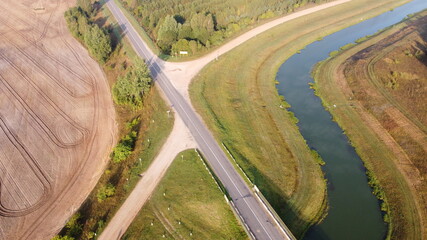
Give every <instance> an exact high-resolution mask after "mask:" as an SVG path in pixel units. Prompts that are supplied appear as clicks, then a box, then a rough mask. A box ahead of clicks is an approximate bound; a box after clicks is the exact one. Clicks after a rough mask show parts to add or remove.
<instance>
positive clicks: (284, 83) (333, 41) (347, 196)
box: [276, 0, 427, 240]
mask: <svg viewBox="0 0 427 240" xmlns="http://www.w3.org/2000/svg"><path fill="white" fill-rule="evenodd" d="M425 8H427V1H426V0H414V1H412V2H410V3H407V4H405V5H403V6H401V7H398V8H395V9H394V10H393V11H389V12H386V13H384V14H382V15H379V16H377V17H375V18H372V19H369V20H366V21H363V22H361V23H359V24H357V25H354V26H351V27H348V28H346V29H344V30H341V31H339V32H336V33H334V34H331V35H329V36H327V37H325V38H324V39H323V40H321V41H317V42H314V43H312V44H310V45H308V46H307V47H306V48H305V49H303V50H302V51H301V53H300V54H295V55H293V56H292V57H291V58H289V59H288V60H287V61H286V62H285V63H284V64H283V65H282V66H281V67H280V69H279V71H278V73H277V76H276V78H277V80H278V81H279V82H280V84H279V85H278V86H277V87H278V90H279V94H280V95H283V96H284V97H285V99H286V101H287V102H288V103H289V104H290V105H291V106H292V107H291V108H290V111H292V112H294V113H295V116H296V117H297V118H298V119H299V123H298V126H299V128H300V131H301V134H302V135H303V137H304V138H305V139H306V140H307V143H308V145H309V146H310V147H311V148H313V149H315V150H317V152H318V153H319V154H320V155H321V156H322V158H323V160H324V161H325V162H326V165H325V166H324V167H323V171H324V172H325V175H326V178H327V180H328V201H329V210H328V215H327V217H326V218H325V219H324V221H323V222H322V223H320V224H319V225H316V226H313V227H312V228H311V229H309V231H308V232H307V233H306V236H305V237H304V239H307V240H311V239H333V240H335V239H340V240H341V239H346V240H350V239H355V240H356V239H357V240H360V239H364V240H368V239H369V240H370V239H383V238H384V237H385V235H386V233H387V225H386V224H385V223H384V221H383V219H382V213H381V211H380V206H379V202H378V200H377V199H376V198H375V196H373V194H372V189H371V188H370V187H369V186H368V183H367V177H366V174H365V169H364V167H363V164H362V161H361V160H360V158H359V157H358V155H357V154H356V152H355V150H354V148H353V147H352V146H351V145H350V144H349V142H348V139H347V137H346V136H345V135H344V134H343V131H342V129H341V128H340V127H339V126H338V125H337V124H336V123H335V122H333V121H332V118H331V115H330V113H329V112H328V111H326V110H325V109H324V107H323V106H322V104H321V100H320V99H319V98H318V97H317V96H315V95H314V93H313V90H312V89H310V88H309V85H308V83H309V82H313V79H312V78H311V75H310V72H311V69H312V67H313V66H314V64H316V63H317V62H319V61H322V60H324V59H326V58H327V57H328V55H329V53H330V52H332V51H334V50H338V49H339V48H340V47H341V46H344V45H346V44H348V43H351V42H354V41H355V40H357V39H359V38H361V37H364V36H367V35H371V34H374V33H375V32H377V31H378V30H380V29H383V28H385V27H388V26H390V25H393V24H395V23H397V22H399V21H401V20H402V19H403V18H404V17H406V16H407V15H408V14H411V13H415V12H419V11H421V10H423V9H425ZM337 107H339V105H338V106H337Z"/></svg>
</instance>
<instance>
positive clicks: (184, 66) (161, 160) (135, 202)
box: [100, 0, 350, 239]
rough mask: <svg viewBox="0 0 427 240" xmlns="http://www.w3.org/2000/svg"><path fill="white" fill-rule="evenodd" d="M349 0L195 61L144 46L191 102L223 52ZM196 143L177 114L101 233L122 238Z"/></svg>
mask: <svg viewBox="0 0 427 240" xmlns="http://www.w3.org/2000/svg"><path fill="white" fill-rule="evenodd" d="M349 1H350V0H338V1H334V2H331V3H327V4H322V5H319V6H316V7H313V8H310V9H306V10H303V11H300V12H296V13H293V14H290V15H287V16H284V17H282V18H279V19H276V20H274V21H271V22H269V23H266V24H264V25H261V26H259V27H257V28H254V29H252V30H251V31H248V32H246V33H245V34H242V35H241V36H239V37H237V38H235V39H233V40H231V41H230V42H228V43H227V44H225V45H224V46H222V47H220V48H219V49H217V50H215V51H214V52H212V53H210V54H208V55H206V56H204V57H201V58H199V59H197V60H194V61H189V62H181V63H173V62H165V61H161V60H160V59H158V57H157V56H155V55H154V54H153V52H151V51H150V50H149V48H148V46H147V45H146V44H145V43H144V45H145V46H144V47H145V48H146V49H148V52H149V54H148V55H149V57H148V58H151V59H155V60H156V61H158V62H159V63H160V66H161V68H162V71H163V72H164V73H165V74H166V75H167V77H168V78H169V79H170V80H171V81H172V83H173V85H174V87H175V88H176V89H178V91H179V92H180V94H182V95H183V96H184V97H185V98H186V100H187V101H188V102H190V98H189V94H188V88H189V84H190V82H191V80H192V78H193V77H194V76H195V75H196V74H197V73H198V72H199V71H200V70H201V69H202V68H203V67H204V66H206V65H207V64H208V63H209V62H211V61H213V60H214V59H216V58H217V57H219V56H220V55H222V54H224V53H226V52H228V51H230V50H232V49H233V48H235V47H237V46H239V45H240V44H242V43H244V42H245V41H247V40H249V39H250V38H252V37H255V36H256V35H258V34H260V33H262V32H264V31H267V30H269V29H271V28H273V27H275V26H277V25H279V24H282V23H285V22H287V21H290V20H292V19H295V18H298V17H302V16H304V15H308V14H311V13H314V12H317V11H320V10H323V9H326V8H330V7H333V6H336V5H339V4H343V3H346V2H349ZM195 145H196V144H195V143H194V140H193V139H192V138H191V137H190V133H189V131H188V129H187V127H186V126H185V125H184V124H183V122H182V120H181V118H180V117H179V115H178V114H177V115H175V125H174V128H173V129H172V132H171V134H170V136H169V138H168V140H167V142H166V144H165V145H164V146H163V147H162V149H161V151H160V153H159V155H158V156H157V157H156V159H155V160H154V161H153V163H152V165H151V166H150V168H149V169H148V170H147V171H146V172H145V174H144V177H143V178H142V179H141V181H140V182H139V183H138V185H137V186H136V187H135V189H134V190H133V192H132V193H131V195H130V196H129V197H128V199H127V200H126V202H125V203H124V204H123V205H122V207H121V208H120V209H119V211H118V212H117V213H116V215H115V216H114V218H113V219H112V220H111V221H110V223H109V224H108V225H107V227H106V228H105V230H104V231H103V233H102V235H101V236H100V239H119V238H120V237H121V236H122V235H123V234H124V233H125V231H126V229H127V228H128V226H129V225H130V223H131V222H132V220H133V219H134V218H135V216H136V214H137V213H138V212H139V210H140V209H141V208H142V206H143V205H144V204H145V202H146V200H147V199H148V198H149V196H150V195H151V194H152V192H153V191H154V189H155V187H156V186H157V184H158V183H159V182H160V180H161V178H162V176H163V175H164V173H165V172H166V170H167V168H168V167H169V165H170V164H171V162H172V161H173V159H174V158H175V156H176V154H178V153H179V152H180V151H182V150H185V149H187V148H194V147H196V146H195Z"/></svg>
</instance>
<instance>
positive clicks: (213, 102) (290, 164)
mask: <svg viewBox="0 0 427 240" xmlns="http://www.w3.org/2000/svg"><path fill="white" fill-rule="evenodd" d="M404 2H406V1H392V0H383V1H375V2H372V1H369V0H359V1H351V2H348V3H345V4H343V5H339V6H336V7H334V8H331V9H327V10H323V11H320V12H317V13H313V14H310V15H308V16H305V17H304V18H300V19H295V20H292V21H290V22H288V23H286V24H283V25H280V26H277V27H275V28H274V29H272V30H269V31H267V32H265V33H263V34H260V35H258V36H257V37H256V38H253V39H251V40H249V41H248V42H246V43H244V44H242V45H241V46H239V47H237V48H236V49H234V50H232V51H231V52H229V53H227V54H225V55H224V56H221V57H219V59H218V60H217V61H215V62H212V63H210V64H209V65H208V66H207V67H206V68H205V69H203V70H202V72H201V73H200V74H199V76H197V77H196V78H195V79H194V81H193V83H192V85H191V87H190V96H191V99H192V102H193V104H194V106H195V107H196V109H197V111H198V113H199V114H200V115H201V116H202V118H203V119H204V121H205V122H206V124H207V125H208V126H209V128H210V129H211V130H212V131H213V132H214V134H215V137H216V138H217V139H218V140H219V141H220V142H223V143H224V144H225V145H226V146H227V148H228V149H229V150H230V152H231V153H232V155H233V156H234V157H235V158H236V161H237V162H238V164H239V165H240V166H241V167H242V168H243V170H244V171H245V172H246V174H247V175H248V176H249V178H250V179H251V181H252V182H254V184H256V185H257V186H258V187H259V189H260V190H261V191H262V192H263V194H264V195H265V197H266V198H267V199H268V201H269V202H270V203H271V205H272V206H273V207H274V209H275V210H276V211H277V213H278V214H279V216H280V217H281V218H282V219H283V221H284V222H285V223H286V225H287V226H288V227H289V228H290V229H291V231H292V232H293V233H294V235H295V236H296V237H297V238H301V237H302V236H303V234H304V233H305V231H306V230H307V229H308V228H309V227H310V226H311V225H312V224H315V223H317V222H318V221H320V220H321V219H322V217H323V216H324V214H326V213H327V212H326V209H327V200H326V182H325V180H324V177H323V174H322V172H321V168H320V166H319V165H322V164H324V163H323V161H322V160H321V159H319V158H318V157H317V155H316V154H314V153H312V152H311V150H310V149H309V148H308V147H307V144H306V143H305V141H304V139H303V138H302V136H301V135H300V133H299V131H298V128H297V126H296V123H297V122H298V120H297V119H296V118H295V117H294V116H293V114H292V113H291V112H289V111H287V110H286V109H287V108H288V107H289V104H287V103H286V102H285V99H283V98H282V97H280V96H278V93H277V89H276V87H275V84H276V82H275V80H276V73H277V70H278V68H279V66H280V65H281V64H282V63H283V62H284V61H285V60H286V59H287V58H289V57H290V56H291V55H293V54H295V53H297V52H298V51H299V50H300V49H302V48H304V47H305V46H306V45H308V44H309V43H311V42H313V41H316V40H318V39H320V38H322V37H323V36H326V35H328V34H330V33H332V32H335V31H338V30H340V29H342V28H345V27H347V26H350V25H352V24H355V23H357V22H359V21H361V18H363V19H366V18H369V17H373V16H375V15H378V14H380V13H382V12H384V11H388V10H390V9H392V8H394V7H396V6H398V5H400V4H402V3H404ZM349 9H351V11H350V10H349Z"/></svg>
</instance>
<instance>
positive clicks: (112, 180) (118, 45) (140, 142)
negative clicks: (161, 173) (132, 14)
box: [54, 0, 173, 240]
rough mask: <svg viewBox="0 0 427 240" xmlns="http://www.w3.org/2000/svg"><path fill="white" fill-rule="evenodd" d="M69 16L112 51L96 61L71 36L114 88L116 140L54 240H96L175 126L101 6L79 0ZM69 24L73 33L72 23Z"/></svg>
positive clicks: (116, 27)
mask: <svg viewBox="0 0 427 240" xmlns="http://www.w3.org/2000/svg"><path fill="white" fill-rule="evenodd" d="M88 6H89V7H88ZM87 9H89V10H87ZM71 12H73V13H77V15H78V16H79V17H78V19H79V20H78V22H80V23H81V22H83V23H85V24H87V26H90V27H91V28H99V29H100V31H101V32H103V33H105V34H106V36H107V37H108V39H109V42H110V46H111V49H112V51H111V53H109V54H108V55H106V56H105V57H103V58H98V57H97V55H96V54H93V53H92V52H91V51H90V45H86V42H85V41H84V40H83V39H84V37H83V38H81V37H79V35H75V36H76V38H78V39H79V40H80V41H81V42H82V43H83V44H85V46H86V47H87V48H88V49H89V52H91V54H92V56H93V57H94V58H95V59H97V60H98V61H99V63H100V64H101V66H102V67H103V70H104V72H105V74H106V77H107V79H108V82H109V84H110V86H111V88H112V92H113V99H114V100H115V101H114V102H115V103H116V104H115V108H116V113H117V114H116V117H117V119H116V121H117V123H118V127H119V136H118V138H119V141H118V143H117V145H116V147H115V148H114V149H113V150H112V153H111V161H110V163H109V164H108V166H107V168H106V170H105V171H104V173H103V174H102V176H101V178H100V180H99V182H98V184H97V185H96V187H95V188H94V189H93V191H92V192H91V194H90V195H89V197H88V198H87V199H86V201H85V202H84V203H83V205H82V206H81V208H80V209H79V210H78V211H77V212H76V213H75V214H74V215H73V217H71V219H70V220H69V222H68V223H67V224H66V225H65V227H64V228H63V229H62V231H61V232H60V233H59V234H58V236H56V237H55V238H54V239H56V240H60V239H62V240H64V239H66V240H73V239H94V238H96V236H97V235H98V236H99V234H100V233H101V232H102V230H103V228H104V227H105V226H106V225H107V223H108V221H109V220H110V219H111V218H112V217H113V216H114V214H115V212H116V211H117V210H118V209H119V208H120V206H121V205H122V203H123V202H124V201H125V199H126V198H127V196H128V195H129V194H130V192H131V191H132V189H133V188H134V186H135V185H136V183H137V182H138V180H139V179H140V177H139V174H140V173H142V172H144V171H145V170H146V169H147V168H148V166H149V165H150V163H151V161H152V160H154V157H155V156H156V154H157V152H158V151H159V150H160V148H161V146H162V145H163V143H164V142H165V140H166V138H167V136H168V135H169V133H170V131H171V130H172V125H173V116H169V115H168V114H167V113H166V112H167V110H169V107H168V106H167V105H166V103H165V102H164V100H163V99H162V98H161V96H160V94H159V92H158V91H157V90H156V89H154V88H151V77H149V72H148V69H147V67H146V65H145V63H144V62H143V61H141V60H139V59H138V58H137V57H136V54H135V53H134V52H133V49H132V48H131V47H130V46H129V45H128V44H127V43H126V42H125V41H122V39H121V36H122V35H121V32H120V30H119V27H118V26H117V25H116V24H115V23H114V22H111V15H110V12H109V11H108V10H107V9H106V8H105V6H102V5H101V4H100V3H95V4H94V5H92V4H91V3H90V1H89V0H80V1H79V5H78V7H76V8H72V9H71V10H70V11H68V12H67V13H66V18H67V17H70V16H71V15H70V13H71ZM67 22H68V23H69V27H70V31H73V26H74V25H73V24H74V23H75V22H74V20H72V21H70V20H67ZM79 26H80V25H79ZM82 26H83V25H82ZM95 26H96V27H95Z"/></svg>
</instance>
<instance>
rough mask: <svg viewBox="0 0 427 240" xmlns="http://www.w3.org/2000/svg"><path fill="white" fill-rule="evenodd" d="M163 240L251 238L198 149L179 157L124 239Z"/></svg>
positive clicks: (188, 151) (181, 154) (182, 153)
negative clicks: (199, 154)
mask: <svg viewBox="0 0 427 240" xmlns="http://www.w3.org/2000/svg"><path fill="white" fill-rule="evenodd" d="M190 234H191V235H190ZM163 238H164V239H218V240H219V239H248V237H247V235H246V233H245V231H244V229H243V228H242V226H241V225H240V224H239V222H238V220H237V219H236V217H235V215H234V213H233V212H232V210H231V207H230V206H229V205H228V204H227V202H226V200H225V197H224V194H223V193H222V191H221V190H220V189H219V188H218V186H217V184H216V182H215V180H214V179H213V178H212V176H211V175H210V173H209V171H208V170H207V169H206V168H205V166H204V165H203V162H202V160H201V159H200V158H199V156H198V155H197V153H196V152H195V151H194V150H187V151H184V152H181V153H180V154H178V156H177V157H176V158H175V160H174V162H173V163H172V165H171V166H170V168H169V169H168V171H167V172H166V174H165V176H164V178H163V179H162V181H161V182H160V184H159V186H158V187H157V189H156V190H155V192H154V193H153V195H152V197H151V198H150V200H149V201H148V202H147V203H146V204H145V206H144V207H143V208H142V210H141V211H140V212H139V213H138V215H137V217H136V218H135V220H134V221H133V223H132V224H131V226H130V227H129V228H128V230H127V232H126V233H125V235H124V237H123V239H128V240H130V239H150V240H151V239H163Z"/></svg>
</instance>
